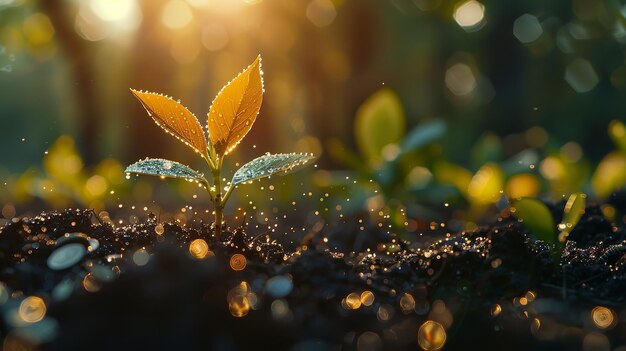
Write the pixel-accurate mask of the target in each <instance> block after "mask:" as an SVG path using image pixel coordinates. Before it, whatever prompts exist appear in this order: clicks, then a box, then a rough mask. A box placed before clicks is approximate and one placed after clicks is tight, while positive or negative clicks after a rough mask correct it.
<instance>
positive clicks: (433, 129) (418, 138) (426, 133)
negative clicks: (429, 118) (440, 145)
mask: <svg viewBox="0 0 626 351" xmlns="http://www.w3.org/2000/svg"><path fill="white" fill-rule="evenodd" d="M445 132H446V124H445V122H444V121H441V120H436V121H433V122H429V123H426V124H423V125H420V126H417V127H415V128H413V129H412V130H411V131H410V132H409V134H407V136H406V137H405V138H404V142H403V143H402V149H403V151H410V150H415V149H419V148H421V147H423V146H426V145H428V144H430V143H432V142H433V141H435V140H437V139H439V138H441V137H442V136H443V135H444V134H445Z"/></svg>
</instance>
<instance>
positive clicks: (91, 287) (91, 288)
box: [83, 273, 101, 293]
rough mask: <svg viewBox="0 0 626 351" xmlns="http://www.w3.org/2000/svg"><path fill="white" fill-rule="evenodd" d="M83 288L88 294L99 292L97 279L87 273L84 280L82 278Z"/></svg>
mask: <svg viewBox="0 0 626 351" xmlns="http://www.w3.org/2000/svg"><path fill="white" fill-rule="evenodd" d="M83 288H85V290H87V291H88V292H90V293H95V292H98V290H100V288H101V286H100V282H98V279H97V278H96V277H95V276H94V275H93V274H91V273H88V274H87V275H86V276H85V278H83Z"/></svg>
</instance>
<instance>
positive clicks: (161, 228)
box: [154, 223, 165, 235]
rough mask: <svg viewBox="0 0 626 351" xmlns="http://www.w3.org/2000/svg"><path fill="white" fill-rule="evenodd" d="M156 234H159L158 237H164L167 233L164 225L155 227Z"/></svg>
mask: <svg viewBox="0 0 626 351" xmlns="http://www.w3.org/2000/svg"><path fill="white" fill-rule="evenodd" d="M154 232H155V233H157V235H163V233H165V228H163V224H160V223H159V224H157V225H155V226H154Z"/></svg>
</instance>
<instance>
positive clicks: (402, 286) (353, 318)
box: [0, 194, 626, 351]
mask: <svg viewBox="0 0 626 351" xmlns="http://www.w3.org/2000/svg"><path fill="white" fill-rule="evenodd" d="M610 204H611V205H612V206H613V207H614V208H615V209H616V216H615V218H616V223H612V222H611V221H609V220H607V219H606V218H605V216H604V215H603V213H602V211H601V208H600V207H599V206H596V205H591V206H589V207H588V208H587V210H586V213H585V215H584V216H583V218H582V219H581V221H580V223H579V224H578V225H577V226H576V228H575V229H574V231H573V232H572V234H571V236H570V241H569V242H568V243H567V246H566V248H565V250H564V252H563V256H562V258H561V262H560V264H559V265H557V264H555V263H554V262H553V261H552V255H551V254H550V252H549V250H548V247H547V245H546V244H545V243H543V242H541V241H538V240H537V239H536V238H535V237H534V236H533V235H532V234H530V233H528V232H527V231H526V230H525V229H524V227H523V226H522V225H521V224H519V223H517V222H516V221H514V220H513V219H511V218H508V217H507V216H506V214H505V215H504V216H503V217H502V218H499V220H498V221H497V222H496V224H494V225H492V226H486V227H482V228H480V229H478V230H475V231H472V232H465V233H455V234H452V235H450V236H449V237H445V236H444V237H443V238H441V240H438V241H436V242H435V243H434V244H432V245H431V246H429V247H426V248H415V247H414V246H411V245H409V244H408V243H404V242H396V243H395V245H389V244H390V242H387V245H386V246H385V247H383V246H382V245H379V246H378V249H372V250H369V252H368V251H367V250H366V251H364V252H337V250H330V249H329V247H347V246H348V245H344V244H345V240H347V239H346V238H350V237H351V236H350V235H352V234H353V233H350V232H351V230H352V229H350V228H351V227H350V226H349V225H346V228H345V230H344V231H343V232H342V230H336V229H335V230H333V231H332V232H330V231H329V232H325V230H322V231H321V232H319V233H318V234H316V235H315V236H313V237H312V238H309V239H310V241H309V242H308V244H307V245H306V246H300V247H298V248H296V249H295V250H288V251H287V250H285V249H284V248H283V247H282V246H281V245H279V244H278V243H276V242H273V241H271V238H269V237H267V236H261V237H256V238H251V237H249V236H247V235H246V234H245V232H244V231H242V230H240V229H237V230H234V231H232V232H228V233H225V235H224V237H223V238H222V239H223V241H217V240H216V239H215V238H214V237H213V235H212V228H211V226H210V225H208V224H197V225H189V226H185V227H181V226H179V225H176V224H171V223H169V224H167V223H166V224H162V225H163V228H164V233H163V234H162V235H157V234H156V233H155V227H156V226H157V225H158V222H157V221H156V220H155V219H154V218H151V219H149V220H148V221H146V222H145V223H141V224H137V225H132V226H125V227H119V228H114V227H112V226H111V225H110V224H107V223H101V222H100V221H99V219H98V218H97V216H96V215H95V214H94V213H93V212H92V211H89V210H66V211H62V212H48V213H42V214H41V215H39V216H36V217H29V218H21V219H19V220H18V219H16V220H14V221H13V222H11V223H9V224H8V225H7V226H5V227H4V228H2V229H1V231H0V280H1V281H2V282H4V284H5V287H4V288H2V287H1V286H0V313H2V317H3V318H2V319H1V320H0V337H2V338H4V349H5V350H14V349H15V350H17V349H19V348H18V347H25V348H22V349H25V350H28V349H29V347H30V348H35V346H34V345H33V344H35V343H36V344H39V345H38V346H37V348H38V349H42V350H86V349H91V350H126V349H128V350H131V349H132V350H161V349H163V350H196V349H207V350H256V349H259V350H261V349H263V350H265V349H267V350H352V349H356V350H360V351H365V350H416V349H419V346H418V343H417V335H418V329H419V327H420V325H422V323H424V322H425V321H427V320H435V321H438V322H440V323H442V324H443V325H445V326H446V327H447V341H446V344H445V347H444V349H459V350H461V349H463V350H468V349H483V350H531V349H533V350H557V349H563V350H576V349H584V350H614V349H616V348H617V347H619V346H623V345H626V274H625V268H624V265H625V264H626V231H625V226H624V221H623V216H624V214H625V213H626V196H625V195H624V194H621V195H615V196H613V197H612V198H611V199H610ZM562 208H563V204H557V205H553V206H552V209H553V212H554V214H555V216H556V220H559V219H560V218H558V214H559V213H562ZM76 232H80V233H84V234H86V235H87V236H88V237H90V238H91V239H96V240H97V241H98V243H99V246H98V247H97V249H95V250H93V251H91V252H87V254H86V255H85V257H84V258H83V259H81V260H80V261H79V262H78V263H76V264H74V265H72V266H71V267H69V268H67V269H63V270H51V269H50V268H48V257H49V256H50V254H51V253H52V252H53V251H54V250H56V249H59V247H62V246H63V245H66V244H67V243H68V240H67V239H61V240H59V239H60V238H62V237H63V236H64V235H65V234H66V233H76ZM362 235H365V234H362ZM198 238H202V239H205V240H206V241H207V243H208V246H209V248H210V250H211V251H212V253H213V255H209V256H208V257H206V258H203V259H197V258H194V257H192V255H190V253H189V244H190V242H192V241H193V240H194V239H198ZM324 238H327V239H328V242H326V241H325V240H324ZM59 241H60V242H59ZM69 241H73V242H83V243H84V244H85V245H88V243H89V242H88V241H86V239H85V238H80V237H74V238H73V239H71V240H69ZM374 247H376V246H374ZM142 249H145V251H146V252H148V253H149V254H150V256H149V260H148V262H147V263H146V264H144V265H138V263H139V264H141V263H143V262H142V259H144V260H145V258H146V257H147V256H146V254H145V253H143V251H142ZM138 250H139V253H137V252H138ZM390 251H394V252H390ZM236 253H240V254H243V255H244V256H245V257H246V259H247V265H246V267H245V269H243V270H242V271H235V270H233V269H231V268H230V266H229V261H230V260H231V257H232V256H233V255H234V254H236ZM87 275H88V276H87ZM86 276H87V277H86ZM273 277H279V278H278V279H276V278H274V279H273V280H270V281H268V280H269V279H270V278H273ZM242 282H246V283H245V284H244V285H243V287H242V285H241V283H242ZM290 283H291V284H290ZM238 287H239V288H238ZM366 290H367V291H371V292H372V293H373V295H374V296H375V300H374V302H373V304H371V305H370V306H364V305H362V306H360V307H359V308H357V309H351V308H350V307H349V305H350V301H351V300H350V299H349V298H348V302H346V301H345V299H346V297H347V296H348V295H349V294H350V293H357V294H361V293H362V292H363V291H366ZM529 292H530V293H529ZM3 293H4V296H5V297H4V298H3V297H2V296H3ZM7 293H8V297H7ZM244 294H246V295H245V296H247V297H246V299H247V300H246V301H248V302H250V305H252V307H253V308H250V310H249V311H247V314H246V315H245V316H242V317H235V316H233V315H232V314H237V312H239V313H243V312H242V311H243V310H245V308H241V307H245V306H242V296H244ZM406 294H409V295H406ZM32 295H36V296H39V297H41V298H43V300H44V301H45V303H46V306H47V313H46V316H45V319H44V320H43V321H41V322H38V323H34V324H30V325H28V324H24V323H23V322H22V323H20V322H19V321H16V314H17V311H18V308H19V305H20V302H21V301H22V300H23V299H24V298H25V297H27V296H32ZM229 299H230V300H229ZM233 299H234V300H233ZM237 299H239V300H237ZM342 300H343V302H342ZM229 301H231V302H233V301H235V303H237V301H239V304H235V305H233V306H234V307H233V306H231V309H229ZM243 305H245V303H243ZM597 306H603V307H606V308H609V309H610V311H612V316H613V318H614V319H615V322H614V323H612V324H611V325H609V326H608V327H607V328H604V329H603V328H600V327H599V326H598V325H597V324H594V322H593V320H592V313H591V310H592V309H593V308H594V307H597ZM237 307H239V308H237ZM353 307H356V306H354V305H353ZM498 307H499V310H500V311H501V312H499V313H494V310H495V311H497V310H498ZM233 308H234V309H233Z"/></svg>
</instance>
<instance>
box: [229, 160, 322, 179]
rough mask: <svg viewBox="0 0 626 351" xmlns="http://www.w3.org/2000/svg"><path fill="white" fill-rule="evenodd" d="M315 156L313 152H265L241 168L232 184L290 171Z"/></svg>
mask: <svg viewBox="0 0 626 351" xmlns="http://www.w3.org/2000/svg"><path fill="white" fill-rule="evenodd" d="M314 158H315V157H314V156H313V155H312V154H296V153H293V154H273V155H272V154H265V155H263V156H261V157H257V158H255V159H254V160H252V161H250V162H248V163H246V164H245V165H243V166H242V167H241V168H239V169H238V170H237V172H235V175H234V176H233V179H232V180H231V185H232V186H235V185H237V184H241V183H245V182H248V181H251V180H255V179H259V178H265V177H269V176H271V175H273V174H276V173H289V172H291V171H294V170H295V169H297V168H298V167H300V166H303V165H304V164H305V163H307V162H309V161H310V160H312V159H314Z"/></svg>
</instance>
